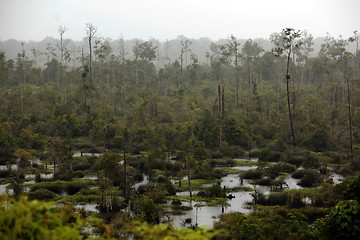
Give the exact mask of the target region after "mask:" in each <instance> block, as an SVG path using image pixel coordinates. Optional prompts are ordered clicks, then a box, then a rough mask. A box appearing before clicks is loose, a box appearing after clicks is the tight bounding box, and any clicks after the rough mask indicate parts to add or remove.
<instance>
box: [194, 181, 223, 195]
mask: <svg viewBox="0 0 360 240" xmlns="http://www.w3.org/2000/svg"><path fill="white" fill-rule="evenodd" d="M197 195H198V196H201V197H211V198H214V197H219V198H224V197H226V192H225V190H224V189H223V188H221V186H220V184H213V185H211V186H210V187H208V188H205V189H204V190H203V191H200V192H198V194H197Z"/></svg>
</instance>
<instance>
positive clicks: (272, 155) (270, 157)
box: [259, 149, 281, 162]
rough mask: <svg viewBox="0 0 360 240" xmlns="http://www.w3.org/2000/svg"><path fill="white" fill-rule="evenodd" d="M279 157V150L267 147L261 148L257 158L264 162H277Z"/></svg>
mask: <svg viewBox="0 0 360 240" xmlns="http://www.w3.org/2000/svg"><path fill="white" fill-rule="evenodd" d="M280 158H281V152H277V151H270V150H268V149H263V150H262V151H260V153H259V160H260V161H265V162H278V161H280Z"/></svg>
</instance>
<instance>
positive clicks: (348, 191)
mask: <svg viewBox="0 0 360 240" xmlns="http://www.w3.org/2000/svg"><path fill="white" fill-rule="evenodd" d="M341 185H342V186H343V188H344V189H343V195H344V198H345V199H353V200H357V201H358V202H359V201H360V175H357V176H356V177H354V178H353V179H351V180H347V181H345V182H344V183H342V184H341Z"/></svg>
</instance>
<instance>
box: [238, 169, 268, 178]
mask: <svg viewBox="0 0 360 240" xmlns="http://www.w3.org/2000/svg"><path fill="white" fill-rule="evenodd" d="M262 175H263V173H262V171H261V170H259V169H254V170H248V171H246V172H244V173H243V174H242V175H241V177H242V178H244V179H260V178H261V177H262Z"/></svg>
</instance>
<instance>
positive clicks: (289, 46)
mask: <svg viewBox="0 0 360 240" xmlns="http://www.w3.org/2000/svg"><path fill="white" fill-rule="evenodd" d="M279 36H280V38H274V37H271V41H272V42H273V43H274V44H275V46H276V47H275V48H273V49H272V51H273V53H274V54H275V55H276V56H281V55H283V54H284V53H285V54H286V58H287V63H286V74H285V79H286V95H287V103H288V111H289V123H290V128H291V135H292V140H293V145H294V146H295V145H296V138H295V130H294V123H293V116H292V113H291V100H290V88H289V81H290V79H291V76H290V62H291V54H292V53H293V51H294V50H295V49H296V48H298V47H299V46H300V45H301V41H299V39H300V38H301V32H300V30H295V29H293V28H285V29H283V30H282V32H281V34H280V35H279Z"/></svg>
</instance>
